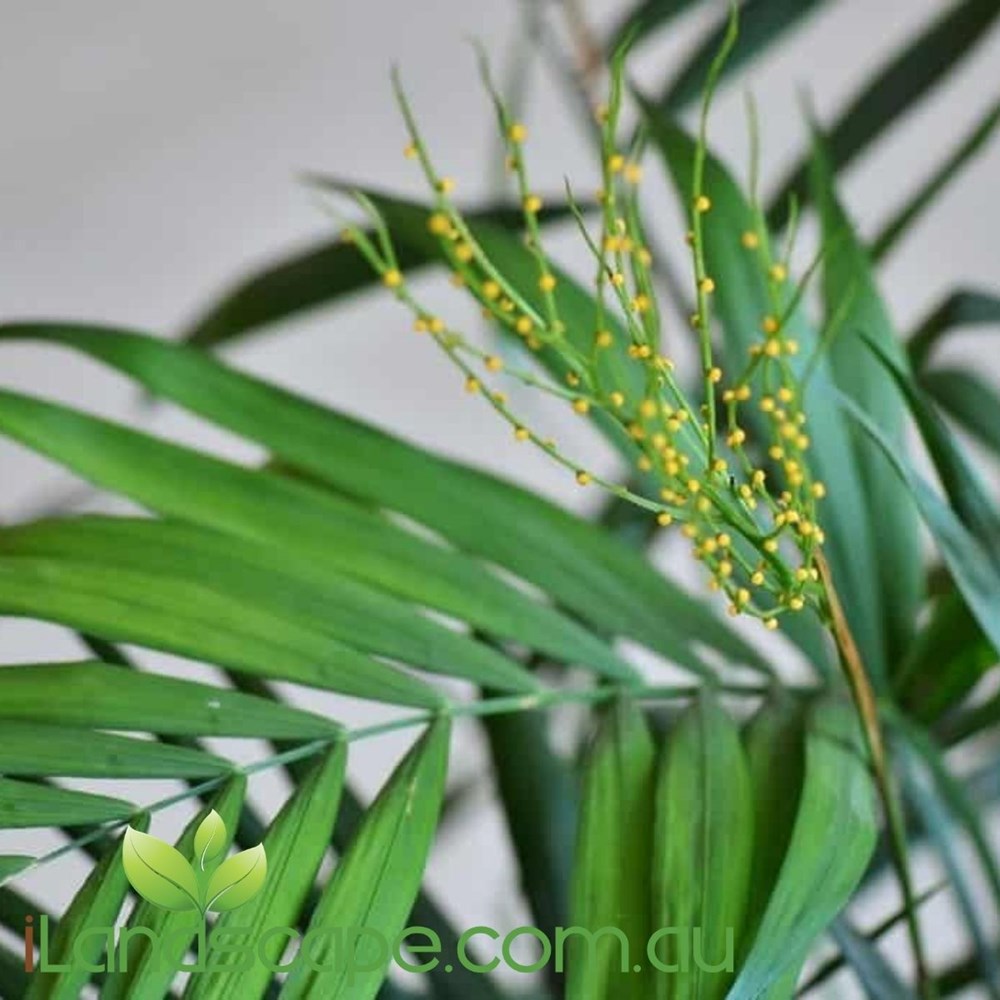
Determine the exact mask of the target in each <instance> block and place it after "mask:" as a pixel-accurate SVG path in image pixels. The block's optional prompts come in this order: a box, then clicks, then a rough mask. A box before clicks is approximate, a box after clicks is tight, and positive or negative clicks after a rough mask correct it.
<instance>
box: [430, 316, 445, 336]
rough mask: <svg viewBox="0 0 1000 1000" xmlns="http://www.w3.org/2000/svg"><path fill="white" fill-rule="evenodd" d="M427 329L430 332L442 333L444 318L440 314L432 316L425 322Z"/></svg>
mask: <svg viewBox="0 0 1000 1000" xmlns="http://www.w3.org/2000/svg"><path fill="white" fill-rule="evenodd" d="M427 329H428V330H430V331H431V333H444V320H443V319H441V317H440V316H432V317H431V318H430V319H429V320H428V322H427Z"/></svg>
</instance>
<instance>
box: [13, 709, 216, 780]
mask: <svg viewBox="0 0 1000 1000" xmlns="http://www.w3.org/2000/svg"><path fill="white" fill-rule="evenodd" d="M230 767H231V765H230V764H229V762H228V761H225V760H223V759H222V758H221V757H216V756H214V755H212V754H208V753H205V752H203V751H202V750H194V749H191V748H189V747H177V746H168V745H167V744H165V743H157V742H153V741H150V740H138V739H131V738H130V737H127V736H112V735H109V734H108V733H99V732H93V731H90V730H86V729H67V728H64V727H62V726H58V725H52V724H49V723H45V722H20V721H13V720H7V721H5V722H4V723H3V726H2V727H0V772H2V773H4V774H7V775H57V776H59V775H61V776H67V777H68V776H74V777H83V778H199V777H212V776H213V775H216V774H224V773H225V772H226V771H228V770H230Z"/></svg>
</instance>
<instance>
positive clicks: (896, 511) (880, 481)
mask: <svg viewBox="0 0 1000 1000" xmlns="http://www.w3.org/2000/svg"><path fill="white" fill-rule="evenodd" d="M812 184H813V196H814V199H815V201H816V205H817V208H818V211H819V214H820V219H821V222H822V228H823V239H824V242H825V244H826V246H827V248H828V249H827V253H826V255H825V256H824V258H823V300H824V306H825V311H826V317H827V321H828V322H829V321H830V319H831V318H832V317H833V316H834V315H836V314H837V313H838V310H839V311H840V312H841V315H842V317H843V318H842V323H841V326H840V332H839V333H838V335H837V336H836V337H834V338H833V340H832V343H830V344H829V345H828V346H827V348H826V350H827V353H828V355H829V358H830V366H831V371H832V373H833V378H834V381H835V382H836V384H837V386H838V388H839V389H840V390H841V391H842V392H844V393H845V394H846V395H848V396H850V397H851V399H853V400H854V401H855V402H856V403H857V404H858V405H859V406H860V407H861V408H862V409H864V411H865V412H866V413H867V414H868V415H869V416H870V417H871V418H872V420H873V421H875V423H877V424H878V426H879V427H880V428H881V429H882V433H883V434H884V435H885V437H886V439H887V440H888V441H889V442H890V443H891V444H892V446H893V448H895V449H897V451H898V452H899V453H900V454H905V453H906V445H905V435H904V428H905V420H904V417H905V405H904V402H903V398H902V395H901V393H900V390H899V388H898V387H897V386H895V385H891V384H887V383H886V378H885V371H884V369H883V367H882V365H881V364H880V362H879V360H878V359H877V358H876V357H873V356H872V353H871V351H870V350H869V348H868V346H867V345H868V343H871V344H874V345H876V346H877V349H878V351H879V352H880V354H882V355H883V356H884V357H886V358H887V359H889V360H890V361H891V362H892V364H893V365H894V366H895V367H896V368H898V369H899V370H900V371H903V372H906V369H907V360H906V356H905V353H904V352H903V350H902V347H901V346H900V343H899V341H898V339H897V338H896V334H895V332H894V330H893V328H892V323H891V321H890V319H889V315H888V312H887V311H886V308H885V305H884V304H883V302H882V299H881V296H880V295H879V291H878V288H877V286H876V284H875V278H874V275H873V273H872V268H871V262H870V261H869V259H868V254H867V251H866V250H865V248H864V246H863V245H862V244H861V242H860V240H859V239H858V237H857V234H856V233H855V231H854V228H853V226H852V224H851V221H850V219H849V218H848V216H847V213H846V212H845V211H844V209H843V207H842V205H841V203H840V201H839V199H838V197H837V193H836V190H835V188H834V177H833V170H832V167H831V163H830V159H829V156H828V153H827V150H826V147H825V145H824V144H823V141H822V139H821V138H820V137H819V136H817V137H816V138H815V147H814V155H813V163H812ZM844 302H849V305H848V306H847V308H846V312H843V303H844ZM810 412H811V411H810ZM854 451H855V456H856V461H857V465H858V469H859V472H860V476H861V481H862V482H863V483H864V484H865V492H866V494H867V500H868V510H869V516H870V517H871V518H872V520H874V521H877V538H878V544H877V551H878V559H877V563H876V569H877V580H878V584H879V591H880V601H879V606H880V607H881V608H882V619H883V623H884V630H885V636H884V642H885V655H884V657H882V658H880V659H879V660H878V661H876V662H875V663H869V664H868V668H869V670H870V671H871V672H872V674H873V679H874V680H875V682H876V683H877V682H879V681H882V682H884V681H885V674H886V671H885V667H884V664H885V662H889V663H892V662H894V661H895V660H896V659H897V658H898V657H899V656H901V655H902V653H903V651H904V650H905V649H906V647H907V645H908V643H909V640H910V638H911V637H912V635H913V628H914V624H915V622H916V618H917V612H918V610H919V608H920V605H921V602H922V600H923V596H924V595H923V584H924V576H923V567H922V566H921V565H920V560H919V559H914V558H913V554H914V553H915V552H919V551H920V535H919V520H918V516H917V509H916V505H915V504H914V502H913V500H912V498H911V497H910V495H909V492H908V491H907V489H906V488H905V486H903V485H902V484H901V483H899V482H898V481H897V480H896V479H895V478H894V477H893V476H890V475H887V472H888V470H887V468H886V462H885V458H884V456H883V455H882V453H881V451H880V450H879V449H878V447H876V446H875V445H873V444H872V442H871V441H869V440H867V439H866V438H865V437H864V435H862V434H859V433H857V432H856V433H855V439H854ZM835 482H836V481H835ZM836 488H837V489H839V482H838V483H837V484H836ZM887 510H891V511H892V517H890V518H886V517H884V516H882V513H883V512H884V511H887ZM841 589H842V588H841Z"/></svg>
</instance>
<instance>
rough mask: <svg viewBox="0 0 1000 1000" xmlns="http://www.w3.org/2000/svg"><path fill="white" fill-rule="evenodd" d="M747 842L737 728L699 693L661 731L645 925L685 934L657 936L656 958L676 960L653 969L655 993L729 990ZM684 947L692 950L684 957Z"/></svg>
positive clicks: (748, 816)
mask: <svg viewBox="0 0 1000 1000" xmlns="http://www.w3.org/2000/svg"><path fill="white" fill-rule="evenodd" d="M753 839H754V829H753V799H752V792H751V787H750V773H749V769H748V767H747V759H746V754H745V752H744V750H743V747H742V746H741V745H740V738H739V730H738V729H737V727H736V724H735V723H734V722H733V720H732V719H731V718H730V717H729V716H728V715H727V714H726V712H725V711H724V710H723V709H722V708H721V707H720V706H719V705H718V704H717V703H716V702H715V701H714V700H713V698H712V696H710V695H707V694H706V695H701V696H699V698H698V700H697V701H696V702H695V704H694V705H693V706H692V707H691V708H689V709H688V710H686V712H685V713H684V715H682V716H681V718H680V720H679V721H678V723H677V725H676V727H675V728H674V729H673V731H672V732H671V733H670V734H669V736H668V739H667V744H666V748H665V752H664V756H663V761H662V764H661V767H660V774H659V777H658V780H657V790H656V819H655V826H654V845H653V872H652V887H653V924H654V926H655V927H657V928H673V929H676V930H678V931H679V933H680V935H681V936H682V937H685V936H686V938H687V942H686V944H685V945H681V946H680V948H678V944H679V942H677V941H675V940H673V939H672V938H671V937H670V936H668V937H666V938H665V939H663V940H661V941H659V942H658V947H657V948H656V953H657V955H658V956H659V961H660V962H666V963H669V964H671V965H677V966H679V967H680V968H679V970H678V971H674V972H669V973H667V972H660V971H657V973H655V974H654V980H655V983H656V990H657V993H656V995H657V996H658V997H668V996H669V997H670V998H671V1000H688V998H690V1000H719V998H721V997H724V996H726V995H727V990H728V989H729V986H730V984H731V983H732V981H733V970H734V968H735V966H734V963H735V959H736V956H737V955H738V954H739V951H740V947H741V942H742V935H743V930H744V917H745V914H746V908H747V891H748V889H749V886H750V873H751V865H752V863H753ZM687 949H690V954H691V955H692V956H693V957H692V959H691V960H690V961H689V962H687V963H685V962H684V961H683V953H684V950H687ZM697 956H700V957H701V961H699V960H698V957H697ZM706 966H712V967H714V968H715V969H716V970H717V971H709V970H708V969H707V968H706Z"/></svg>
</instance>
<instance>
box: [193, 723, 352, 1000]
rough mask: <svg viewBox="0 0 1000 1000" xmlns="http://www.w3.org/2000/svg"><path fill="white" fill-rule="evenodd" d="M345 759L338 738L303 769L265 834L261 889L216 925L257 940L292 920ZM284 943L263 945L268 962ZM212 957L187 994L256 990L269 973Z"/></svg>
mask: <svg viewBox="0 0 1000 1000" xmlns="http://www.w3.org/2000/svg"><path fill="white" fill-rule="evenodd" d="M346 761H347V748H346V745H345V744H343V743H339V744H337V745H335V746H333V747H332V748H331V749H330V751H329V752H328V753H326V754H325V755H324V756H323V757H321V758H320V759H318V760H316V761H314V762H312V763H311V764H310V765H308V766H306V767H304V768H303V769H302V771H301V774H299V775H298V779H299V780H298V781H297V788H296V790H295V792H294V793H293V794H292V795H291V797H290V798H289V799H288V801H287V802H286V803H285V805H284V807H283V808H282V810H281V812H279V813H278V815H277V816H276V817H275V819H274V822H273V823H272V824H271V825H270V827H269V828H268V830H267V833H266V834H265V837H264V850H265V851H266V852H267V857H268V867H269V869H270V875H269V877H268V878H267V880H266V881H265V882H264V885H263V888H262V889H261V891H260V893H259V894H258V895H257V896H255V897H254V898H253V899H252V900H250V901H249V902H248V903H246V904H245V905H244V906H243V907H242V908H241V909H240V910H238V911H235V910H234V911H230V912H226V913H223V914H222V915H221V916H220V917H219V919H218V921H217V923H216V926H217V927H218V928H220V929H222V930H225V929H227V928H234V929H235V928H241V929H245V930H246V933H247V934H248V936H249V939H251V940H257V941H259V940H260V939H261V937H262V936H263V935H264V934H265V933H266V932H267V930H268V929H269V928H271V927H286V926H294V925H295V924H296V922H297V921H298V919H299V917H300V915H301V913H302V907H303V904H304V903H305V901H306V899H307V897H308V895H309V892H310V890H311V889H312V886H313V882H314V880H315V878H316V873H317V871H318V870H319V866H320V863H321V862H322V860H323V857H324V855H325V854H326V851H327V848H328V846H329V844H330V840H331V837H332V834H333V826H334V822H335V820H336V818H337V812H338V808H339V805H340V798H341V792H342V790H343V782H344V767H345V764H346ZM283 945H284V942H283V940H282V939H280V938H276V937H272V938H271V939H270V940H269V941H267V942H265V943H264V945H262V947H263V949H264V954H266V955H267V957H268V960H269V962H271V963H276V962H277V961H279V960H280V958H281V949H282V947H283ZM212 961H213V965H214V968H213V970H212V971H206V972H205V973H203V974H200V975H197V976H192V977H191V979H190V980H189V981H188V985H187V989H186V990H185V993H184V998H185V1000H225V998H228V997H253V996H260V995H262V994H263V992H264V990H265V988H266V987H267V984H268V982H269V981H270V979H271V973H270V972H269V971H268V969H267V967H266V966H264V965H262V964H261V963H258V962H255V963H253V964H252V965H250V967H249V968H243V967H241V966H240V964H239V963H238V962H233V963H230V964H231V966H232V967H230V968H227V967H226V958H225V956H224V955H218V956H214V957H213V959H212Z"/></svg>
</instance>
